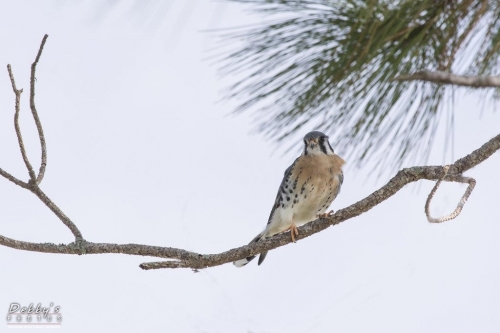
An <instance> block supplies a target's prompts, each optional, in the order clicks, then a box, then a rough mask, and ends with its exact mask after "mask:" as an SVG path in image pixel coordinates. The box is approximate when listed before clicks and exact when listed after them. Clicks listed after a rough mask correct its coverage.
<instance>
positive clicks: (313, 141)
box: [234, 131, 345, 267]
mask: <svg viewBox="0 0 500 333" xmlns="http://www.w3.org/2000/svg"><path fill="white" fill-rule="evenodd" d="M344 163H345V161H344V160H343V159H342V158H340V157H339V156H337V155H336V154H335V153H334V152H333V149H332V146H330V143H329V142H328V136H326V135H325V134H323V133H321V132H318V131H314V132H311V133H308V134H307V135H306V136H305V137H304V151H303V153H302V155H301V156H300V157H298V158H297V159H296V160H295V162H293V164H292V165H291V166H290V167H288V169H286V171H285V176H284V177H283V180H282V181H281V185H280V188H279V190H278V195H277V196H276V201H275V202H274V205H273V209H272V210H271V214H270V216H269V220H268V222H267V226H266V228H265V229H264V231H262V232H261V233H260V234H258V235H257V236H256V237H255V238H254V239H253V240H252V241H251V242H250V244H252V243H255V242H258V241H260V240H262V239H265V238H269V237H271V236H273V235H275V234H278V233H280V232H284V231H288V230H290V234H291V236H292V241H294V242H295V236H297V235H298V234H299V231H298V230H297V227H300V226H301V225H304V224H306V223H307V222H311V221H313V220H315V219H316V218H317V217H318V216H324V215H328V214H325V211H326V210H327V209H328V207H329V206H330V204H331V203H332V201H333V200H335V198H336V197H337V195H338V194H339V192H340V187H341V185H342V182H343V181H344V174H343V172H342V165H343V164H344ZM266 255H267V252H263V253H261V254H260V257H259V265H260V264H262V262H263V261H264V259H265V258H266ZM254 258H255V256H251V257H247V258H245V259H241V260H237V261H235V262H234V265H235V266H237V267H243V266H245V265H246V264H248V263H249V262H250V261H251V260H252V259H254Z"/></svg>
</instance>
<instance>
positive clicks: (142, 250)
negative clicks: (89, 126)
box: [0, 36, 500, 270]
mask: <svg viewBox="0 0 500 333" xmlns="http://www.w3.org/2000/svg"><path fill="white" fill-rule="evenodd" d="M46 38H47V36H45V37H44V39H43V41H42V44H41V46H40V50H39V52H38V55H37V57H36V60H35V62H34V63H33V65H32V67H31V86H30V88H31V93H30V106H31V111H32V114H33V118H34V119H35V123H36V124H37V129H38V135H39V138H40V143H41V146H42V163H41V167H40V171H39V173H38V175H37V176H36V177H35V174H34V171H33V168H30V167H31V165H30V163H29V161H28V158H27V156H26V152H25V151H24V144H23V141H22V136H21V132H20V129H19V124H18V122H17V115H18V114H19V99H20V95H21V90H17V88H16V85H15V81H14V76H13V75H12V71H11V69H10V66H8V68H9V75H10V77H11V82H12V87H13V90H14V93H15V95H16V118H15V119H16V121H15V126H16V134H17V135H18V141H19V147H20V150H21V154H22V155H23V159H24V160H25V164H26V167H27V168H28V172H29V175H30V181H29V182H27V183H25V182H23V181H21V180H19V179H17V178H15V177H14V176H12V175H11V174H9V173H8V172H6V171H4V170H2V169H0V175H1V176H3V177H4V178H6V179H7V180H9V181H11V182H13V183H14V184H16V185H18V186H21V187H23V188H26V189H28V190H29V191H31V192H32V193H34V194H35V195H36V196H37V197H38V198H39V199H40V200H41V201H42V202H43V203H44V204H45V205H46V206H47V207H49V209H51V210H52V212H54V214H56V215H57V217H59V219H60V220H61V221H62V222H63V223H64V224H65V225H66V226H67V227H68V228H69V229H70V230H71V231H72V233H73V234H74V235H75V237H76V240H75V242H73V243H70V244H60V245H56V244H53V243H30V242H23V241H18V240H15V239H11V238H8V237H5V236H1V235H0V245H4V246H8V247H11V248H14V249H19V250H25V251H34V252H45V253H61V254H62V253H64V254H99V253H122V254H129V255H139V256H150V257H158V258H163V259H170V260H168V261H161V262H149V263H143V264H141V265H140V267H141V268H142V269H146V270H147V269H158V268H191V269H202V268H207V267H213V266H219V265H223V264H226V263H229V262H232V261H235V260H239V259H243V258H245V257H248V256H252V255H256V254H259V253H262V252H264V251H269V250H272V249H275V248H277V247H280V246H284V245H286V244H289V243H290V242H291V237H290V235H289V234H288V232H287V233H281V234H278V235H275V236H273V237H271V238H268V239H265V240H263V241H261V242H257V243H253V244H251V245H245V246H242V247H238V248H235V249H231V250H229V251H226V252H222V253H218V254H199V253H194V252H190V251H187V250H183V249H177V248H172V247H159V246H150V245H141V244H110V243H92V242H88V241H86V240H84V239H83V238H82V235H81V233H80V231H79V230H78V228H77V227H76V225H75V224H74V223H73V222H72V221H71V220H70V219H69V217H67V216H66V215H65V214H64V213H63V212H62V211H61V210H60V209H59V208H58V207H57V206H56V205H55V204H54V203H53V202H52V201H51V200H50V199H49V198H48V197H47V196H46V195H45V193H44V192H43V191H42V190H41V189H40V187H39V186H38V184H39V183H40V181H41V180H42V178H43V174H44V172H45V166H46V158H47V155H46V148H45V139H44V136H43V131H42V127H41V123H40V120H39V118H38V114H37V111H36V108H35V106H34V95H35V94H34V77H35V69H36V65H37V63H38V60H39V58H40V55H41V52H42V49H43V46H44V44H45V40H46ZM499 149H500V135H497V136H495V137H494V138H492V139H491V140H489V141H488V142H486V143H485V144H484V145H483V146H482V147H480V148H478V149H477V150H475V151H473V152H472V153H470V154H468V155H467V156H465V157H463V158H461V159H459V160H457V161H455V163H453V164H451V165H449V166H445V167H443V166H421V167H419V166H416V167H411V168H407V169H403V170H400V171H399V172H398V173H397V174H396V175H395V176H394V177H393V178H392V179H391V180H390V181H389V182H388V183H387V184H385V185H384V186H382V187H381V188H380V189H378V190H377V191H375V192H373V193H372V194H370V195H369V196H367V197H366V198H364V199H362V200H360V201H358V202H356V203H354V204H352V205H351V206H349V207H347V208H344V209H341V210H338V211H337V212H336V213H335V214H333V215H331V216H329V217H327V218H320V219H317V220H315V221H312V222H310V223H308V224H306V225H304V226H302V227H300V228H299V231H300V232H299V235H298V236H297V237H296V239H297V240H300V239H303V238H306V237H309V236H311V235H313V234H315V233H318V232H320V231H322V230H324V229H326V228H328V227H330V226H333V225H336V224H339V223H341V222H343V221H346V220H349V219H352V218H353V217H356V216H358V215H361V214H363V213H364V212H367V211H368V210H370V209H372V208H373V207H375V206H377V205H378V204H380V203H381V202H383V201H385V200H387V199H388V198H390V197H391V196H393V195H394V194H396V193H397V192H398V191H399V190H400V189H402V188H403V187H404V186H405V185H407V184H410V183H413V182H416V181H418V180H421V179H426V180H435V181H438V182H437V183H436V186H435V187H434V189H433V190H432V191H431V193H430V195H429V198H428V200H427V203H426V214H427V216H428V218H429V221H430V222H442V221H445V220H449V219H452V218H455V217H456V216H457V215H458V214H459V213H460V211H461V209H462V207H463V205H464V203H465V200H467V198H468V196H469V195H470V192H471V191H472V189H473V187H474V184H475V180H473V179H472V178H467V177H464V176H463V175H462V174H463V173H464V172H465V171H467V170H469V169H471V168H473V167H474V166H476V165H478V164H480V163H482V162H483V161H485V160H486V159H488V158H489V157H490V156H491V155H492V154H494V153H495V152H496V151H498V150H499ZM441 181H454V182H457V181H458V182H467V183H469V188H468V189H467V191H466V194H465V195H464V197H463V198H462V200H461V201H460V203H459V206H458V207H457V209H456V210H455V212H454V213H453V214H451V215H449V216H446V217H444V218H440V219H433V218H431V217H430V215H429V213H428V207H429V203H430V200H431V199H432V197H433V195H434V193H435V191H436V190H437V188H438V186H439V184H440V183H441Z"/></svg>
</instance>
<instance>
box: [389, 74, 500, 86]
mask: <svg viewBox="0 0 500 333" xmlns="http://www.w3.org/2000/svg"><path fill="white" fill-rule="evenodd" d="M417 80H420V81H427V82H433V83H441V84H454V85H458V86H466V87H474V88H495V87H500V76H462V75H455V74H452V73H447V72H440V71H436V72H431V71H422V72H415V73H413V74H410V75H400V76H396V77H395V78H393V79H392V81H417Z"/></svg>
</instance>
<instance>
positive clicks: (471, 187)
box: [425, 165, 476, 223]
mask: <svg viewBox="0 0 500 333" xmlns="http://www.w3.org/2000/svg"><path fill="white" fill-rule="evenodd" d="M449 169H450V166H449V165H446V166H444V175H443V177H442V178H440V179H439V180H438V181H437V182H436V185H434V187H433V188H432V191H431V193H429V196H428V197H427V201H426V202H425V216H427V220H428V221H429V222H430V223H441V222H445V221H449V220H453V219H454V218H456V217H457V216H458V215H460V212H461V211H462V208H463V207H464V205H465V202H466V201H467V199H468V198H469V196H470V195H471V193H472V190H474V187H475V186H476V180H475V179H474V178H470V177H463V176H457V175H449V176H448V170H449ZM443 180H444V181H448V182H458V183H466V184H469V186H467V189H466V190H465V193H464V195H463V196H462V198H461V199H460V202H459V203H458V205H457V208H456V209H455V210H454V211H453V213H451V214H448V215H446V216H443V217H438V218H434V217H432V216H431V214H430V212H429V206H430V204H431V200H432V198H433V197H434V194H435V193H436V191H437V189H438V187H439V185H440V184H441V182H442V181H443Z"/></svg>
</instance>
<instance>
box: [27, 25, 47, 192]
mask: <svg viewBox="0 0 500 333" xmlns="http://www.w3.org/2000/svg"><path fill="white" fill-rule="evenodd" d="M48 37H49V35H45V36H43V39H42V43H41V44H40V48H39V49H38V54H37V55H36V58H35V61H34V62H33V64H31V78H30V108H31V114H32V115H33V119H34V120H35V124H36V128H37V130H38V138H39V139H40V146H41V149H42V162H41V163H40V170H39V171H38V176H37V178H36V183H37V184H40V183H41V182H42V179H43V176H44V175H45V168H46V166H47V145H46V143H45V136H44V135H43V128H42V122H41V121H40V118H39V117H38V112H37V111H36V107H35V80H36V77H35V72H36V65H37V64H38V61H39V60H40V56H41V55H42V51H43V47H44V46H45V42H46V41H47V38H48Z"/></svg>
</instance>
